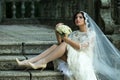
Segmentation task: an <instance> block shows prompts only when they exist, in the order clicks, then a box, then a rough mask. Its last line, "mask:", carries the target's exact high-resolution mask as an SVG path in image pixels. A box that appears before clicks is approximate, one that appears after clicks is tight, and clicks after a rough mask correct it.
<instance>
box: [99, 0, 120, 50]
mask: <svg viewBox="0 0 120 80" xmlns="http://www.w3.org/2000/svg"><path fill="white" fill-rule="evenodd" d="M111 5H112V6H111ZM113 5H114V3H113V2H112V0H100V8H99V10H100V12H99V20H98V23H99V25H100V26H101V29H102V31H103V32H104V33H105V34H106V35H107V36H108V38H109V39H110V40H111V42H112V43H113V44H114V45H115V46H116V47H117V48H118V49H119V50H120V25H119V24H116V21H117V20H118V18H119V16H118V15H119V14H118V11H117V12H116V11H115V10H114V9H115V7H113ZM116 9H117V8H116ZM113 14H114V15H113ZM115 14H116V15H115ZM116 16H117V18H115V17H116Z"/></svg>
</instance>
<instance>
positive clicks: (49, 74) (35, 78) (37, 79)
mask: <svg viewBox="0 0 120 80" xmlns="http://www.w3.org/2000/svg"><path fill="white" fill-rule="evenodd" d="M30 72H31V75H32V79H31V80H63V79H64V77H63V75H62V74H61V73H60V72H56V71H39V70H37V71H30Z"/></svg>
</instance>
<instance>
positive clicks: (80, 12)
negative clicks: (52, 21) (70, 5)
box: [73, 11, 85, 24]
mask: <svg viewBox="0 0 120 80" xmlns="http://www.w3.org/2000/svg"><path fill="white" fill-rule="evenodd" d="M77 14H82V16H83V18H84V20H85V17H84V13H83V12H82V11H79V12H76V13H75V14H74V16H73V23H74V24H75V18H76V15H77Z"/></svg>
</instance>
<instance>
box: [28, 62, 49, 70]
mask: <svg viewBox="0 0 120 80" xmlns="http://www.w3.org/2000/svg"><path fill="white" fill-rule="evenodd" d="M28 63H29V65H30V66H31V67H32V68H33V69H38V68H42V70H43V69H45V68H46V67H47V64H42V65H39V64H33V63H31V62H28Z"/></svg>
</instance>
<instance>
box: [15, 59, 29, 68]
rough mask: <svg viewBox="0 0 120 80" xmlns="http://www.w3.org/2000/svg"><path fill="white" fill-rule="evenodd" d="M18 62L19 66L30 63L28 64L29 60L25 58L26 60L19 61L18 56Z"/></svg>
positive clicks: (26, 65)
mask: <svg viewBox="0 0 120 80" xmlns="http://www.w3.org/2000/svg"><path fill="white" fill-rule="evenodd" d="M16 62H17V64H18V65H19V66H25V67H29V64H28V61H27V60H24V62H22V61H19V59H18V58H16Z"/></svg>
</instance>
